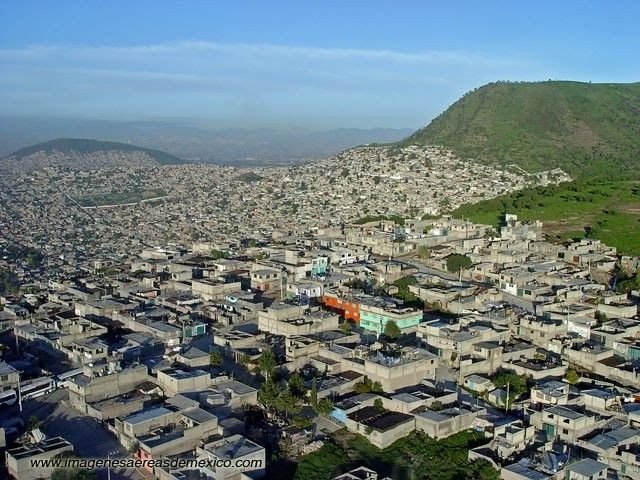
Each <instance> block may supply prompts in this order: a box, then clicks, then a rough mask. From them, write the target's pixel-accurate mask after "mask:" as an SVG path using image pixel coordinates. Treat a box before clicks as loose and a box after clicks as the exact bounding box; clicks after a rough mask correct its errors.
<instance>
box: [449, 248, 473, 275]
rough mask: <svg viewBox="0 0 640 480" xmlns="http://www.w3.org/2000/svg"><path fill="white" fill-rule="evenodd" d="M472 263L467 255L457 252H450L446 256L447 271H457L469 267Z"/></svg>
mask: <svg viewBox="0 0 640 480" xmlns="http://www.w3.org/2000/svg"><path fill="white" fill-rule="evenodd" d="M472 264H473V262H472V261H471V259H470V258H469V257H467V256H466V255H460V254H459V253H452V254H451V255H449V256H448V257H447V271H448V272H451V273H458V272H459V271H460V270H464V269H466V268H469V267H470V266H471V265H472Z"/></svg>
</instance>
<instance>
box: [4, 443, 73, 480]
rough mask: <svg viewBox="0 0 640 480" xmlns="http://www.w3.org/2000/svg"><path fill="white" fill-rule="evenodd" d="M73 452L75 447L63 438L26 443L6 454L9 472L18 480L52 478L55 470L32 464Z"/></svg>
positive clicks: (9, 450)
mask: <svg viewBox="0 0 640 480" xmlns="http://www.w3.org/2000/svg"><path fill="white" fill-rule="evenodd" d="M72 451H73V445H71V444H70V443H69V442H67V441H66V440H65V439H64V438H62V437H54V438H46V439H44V440H42V441H41V442H39V443H26V444H23V445H21V446H19V447H16V448H10V449H8V450H7V451H6V452H5V460H6V465H7V471H8V472H9V475H10V476H11V477H12V478H14V479H16V480H40V479H43V478H51V474H52V473H53V470H54V469H53V468H48V467H42V466H35V465H33V463H32V462H35V461H41V460H48V459H50V458H54V457H56V456H57V455H60V454H61V453H65V452H72Z"/></svg>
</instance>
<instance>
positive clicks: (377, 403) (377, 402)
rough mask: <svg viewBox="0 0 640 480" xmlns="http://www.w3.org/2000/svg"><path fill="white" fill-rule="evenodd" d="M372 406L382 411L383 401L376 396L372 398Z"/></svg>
mask: <svg viewBox="0 0 640 480" xmlns="http://www.w3.org/2000/svg"><path fill="white" fill-rule="evenodd" d="M373 408H375V409H376V410H378V411H379V412H382V411H383V410H384V403H382V399H381V398H376V399H375V400H374V402H373Z"/></svg>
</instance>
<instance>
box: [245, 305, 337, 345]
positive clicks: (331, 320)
mask: <svg viewBox="0 0 640 480" xmlns="http://www.w3.org/2000/svg"><path fill="white" fill-rule="evenodd" d="M338 323H339V317H338V315H336V314H334V313H331V312H327V311H324V310H321V309H318V308H309V307H308V306H307V305H293V304H287V303H276V304H273V305H271V306H270V307H269V308H267V309H266V310H262V311H260V312H258V328H259V329H260V331H261V332H268V333H271V334H272V335H282V336H284V337H291V336H300V335H310V334H314V333H319V332H323V331H326V330H335V329H337V328H338Z"/></svg>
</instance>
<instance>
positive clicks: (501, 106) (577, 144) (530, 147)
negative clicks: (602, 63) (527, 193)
mask: <svg viewBox="0 0 640 480" xmlns="http://www.w3.org/2000/svg"><path fill="white" fill-rule="evenodd" d="M638 138H640V83H632V84H615V83H607V84H591V83H579V82H565V81H548V82H538V83H525V82H522V83H511V82H497V83H491V84H488V85H485V86H482V87H480V88H478V89H476V90H473V91H471V92H469V93H467V94H466V95H464V96H463V97H462V98H461V99H460V100H458V101H457V102H455V103H454V104H453V105H451V107H449V108H448V109H447V110H446V111H445V112H443V113H442V114H441V115H440V116H438V117H437V118H436V119H434V120H433V121H432V122H431V123H430V124H429V125H428V126H427V127H426V128H424V129H422V130H419V131H417V132H416V133H414V134H413V135H411V136H409V137H408V138H406V139H405V140H403V141H402V142H401V143H400V145H411V144H418V145H426V144H430V145H442V146H445V147H448V148H451V149H452V150H453V151H455V152H456V153H457V154H458V155H459V156H462V157H463V158H472V159H474V160H476V161H478V162H481V163H488V164H495V165H509V164H516V165H518V166H520V167H522V168H524V169H525V170H528V171H530V172H536V171H541V170H547V169H551V168H556V167H559V168H562V169H563V170H565V171H567V172H569V173H570V174H572V175H573V176H574V177H583V178H593V177H598V178H628V177H629V176H632V177H633V178H640V142H639V141H638Z"/></svg>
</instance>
